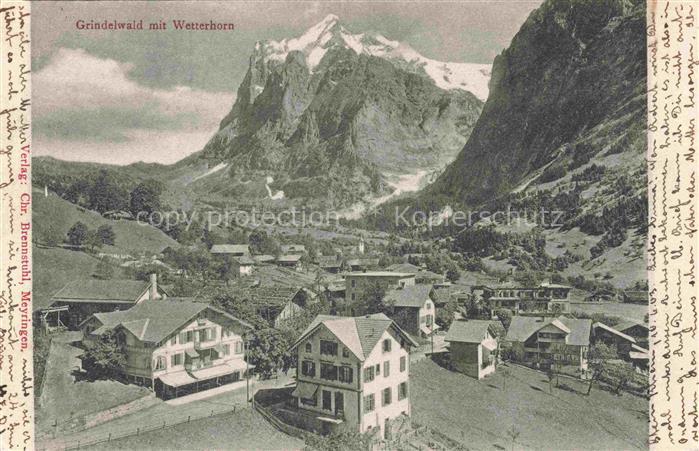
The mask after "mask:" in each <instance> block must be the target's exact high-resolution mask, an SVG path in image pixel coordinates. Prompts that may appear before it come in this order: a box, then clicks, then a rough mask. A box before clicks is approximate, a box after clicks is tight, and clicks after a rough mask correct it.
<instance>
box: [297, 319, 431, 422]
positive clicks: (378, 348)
mask: <svg viewBox="0 0 699 451" xmlns="http://www.w3.org/2000/svg"><path fill="white" fill-rule="evenodd" d="M416 345H417V343H415V342H414V341H413V340H412V338H410V336H409V335H408V334H406V333H405V332H404V331H403V330H402V329H401V328H400V327H398V325H397V324H396V323H395V322H394V321H392V320H391V319H390V318H388V317H387V316H385V315H383V314H376V315H367V316H363V317H340V316H329V315H319V316H318V317H316V318H315V320H314V321H313V322H312V323H311V325H310V326H309V327H308V328H307V329H306V330H305V331H304V333H303V334H302V335H301V337H300V338H299V339H298V340H297V342H296V343H295V344H294V345H293V347H292V351H293V352H295V353H296V355H297V361H298V367H297V374H296V379H297V385H296V388H295V390H294V392H293V396H294V397H295V399H296V405H297V407H298V423H299V425H300V426H302V427H304V428H306V429H308V430H312V431H315V432H319V433H331V432H342V431H354V432H360V433H363V432H367V431H371V430H375V429H378V430H379V431H381V433H382V434H384V433H385V431H386V430H388V429H389V428H388V426H389V425H390V422H391V421H392V420H394V419H396V418H398V417H400V416H401V415H404V416H406V417H407V416H410V409H411V407H410V396H409V390H410V387H409V371H410V356H409V352H410V348H411V347H412V346H416Z"/></svg>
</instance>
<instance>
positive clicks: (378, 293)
mask: <svg viewBox="0 0 699 451" xmlns="http://www.w3.org/2000/svg"><path fill="white" fill-rule="evenodd" d="M384 297H386V289H385V288H384V287H383V286H382V285H381V284H379V283H374V284H370V285H368V286H367V287H366V288H365V289H364V292H363V293H362V294H361V295H360V296H359V300H358V301H357V302H355V304H354V306H353V307H354V310H355V314H356V315H371V314H373V313H382V312H386V311H387V308H386V305H384V303H383V298H384Z"/></svg>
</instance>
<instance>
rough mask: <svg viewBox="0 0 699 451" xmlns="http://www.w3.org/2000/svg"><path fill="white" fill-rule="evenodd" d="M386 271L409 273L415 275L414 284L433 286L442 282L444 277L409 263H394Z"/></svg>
mask: <svg viewBox="0 0 699 451" xmlns="http://www.w3.org/2000/svg"><path fill="white" fill-rule="evenodd" d="M386 270H387V271H396V272H409V273H413V274H415V283H424V284H430V285H432V284H435V283H442V282H444V276H443V275H441V274H437V273H435V272H432V271H428V270H426V269H422V268H420V267H419V266H415V265H413V264H411V263H396V264H394V265H390V266H388V267H387V268H386Z"/></svg>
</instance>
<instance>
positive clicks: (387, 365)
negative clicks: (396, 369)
mask: <svg viewBox="0 0 699 451" xmlns="http://www.w3.org/2000/svg"><path fill="white" fill-rule="evenodd" d="M390 375H391V362H389V361H388V360H386V361H385V362H383V377H388V376H390Z"/></svg>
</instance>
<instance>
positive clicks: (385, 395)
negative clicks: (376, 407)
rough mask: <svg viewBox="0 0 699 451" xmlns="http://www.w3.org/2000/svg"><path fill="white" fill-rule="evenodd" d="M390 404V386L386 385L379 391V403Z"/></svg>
mask: <svg viewBox="0 0 699 451" xmlns="http://www.w3.org/2000/svg"><path fill="white" fill-rule="evenodd" d="M389 404H391V387H386V388H384V389H383V391H382V392H381V405H382V406H387V405H389Z"/></svg>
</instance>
